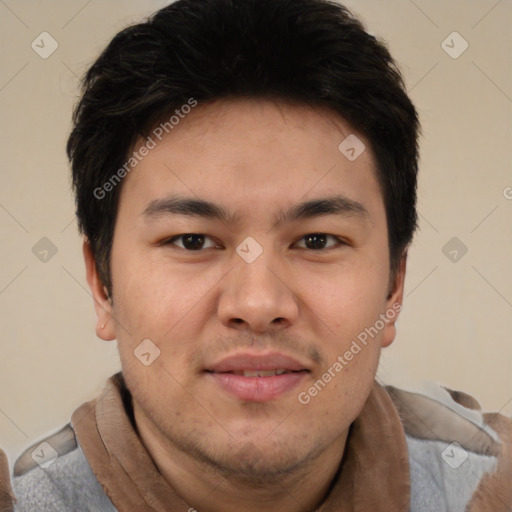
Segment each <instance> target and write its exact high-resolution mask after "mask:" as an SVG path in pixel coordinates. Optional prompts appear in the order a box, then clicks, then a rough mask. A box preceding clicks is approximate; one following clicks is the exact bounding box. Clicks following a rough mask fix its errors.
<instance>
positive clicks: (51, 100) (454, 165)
mask: <svg viewBox="0 0 512 512" xmlns="http://www.w3.org/2000/svg"><path fill="white" fill-rule="evenodd" d="M165 3H166V2H163V1H151V0H145V1H137V2H135V1H134V0H131V1H126V0H123V1H120V0H115V1H113V0H111V1H103V2H100V1H99V0H91V1H87V0H81V1H75V0H73V1H70V0H66V1H64V0H47V1H45V2H39V1H35V0H24V1H22V0H2V1H0V41H1V47H2V54H1V55H2V66H1V67H0V116H1V125H0V143H1V151H2V152H1V159H0V173H1V174H0V176H1V181H0V184H1V186H0V229H1V235H2V243H1V245H0V259H1V266H0V322H1V326H2V332H1V336H2V338H1V342H0V347H1V357H0V446H3V447H4V449H5V450H6V451H7V453H8V455H9V457H10V460H11V464H12V463H13V461H14V458H15V457H16V456H17V455H18V454H19V452H20V451H21V450H22V449H23V448H25V447H26V446H28V445H29V444H31V443H33V442H35V441H37V440H38V439H39V438H41V437H42V436H44V435H46V434H49V433H51V432H53V431H55V430H56V429H57V428H58V427H60V426H62V425H64V424H65V423H66V422H67V421H68V420H69V418H70V415H71V413H72V411H73V410H74V409H75V408H76V407H77V406H78V405H80V404H81V403H83V402H84V401H85V400H88V399H91V398H93V397H94V396H95V395H96V394H97V393H98V392H99V391H100V390H101V388H102V386H103V383H104V381H105V379H106V378H107V377H108V376H109V375H111V374H112V373H114V372H115V371H117V370H118V369H119V360H118V357H117V351H116V346H115V343H104V342H102V341H100V340H98V339H96V337H95V333H94V312H93V305H92V299H91V297H90V295H89V292H88V289H87V287H86V282H85V275H84V268H83V263H82V256H81V247H80V239H79V237H78V235H77V229H76V224H75V222H74V213H73V211H74V210H73V199H72V196H71V193H70V185H69V178H68V164H67V160H66V157H65V152H64V144H65V140H66V137H67V134H68V130H69V127H70V115H71V109H72V105H73V104H74V102H75V100H76V95H77V83H78V77H79V76H81V75H82V73H83V72H84V71H85V69H86V68H87V66H88V64H90V63H91V62H92V60H93V59H94V58H95V56H96V55H97V54H98V52H99V51H100V50H101V49H102V48H103V47H104V45H105V44H106V43H107V42H108V41H109V40H110V39H111V37H112V36H113V35H114V34H115V33H116V32H117V31H118V30H120V29H121V28H122V27H124V26H125V25H127V24H129V23H132V22H135V21H137V20H139V19H141V18H142V17H143V16H145V15H147V14H149V13H151V12H152V11H154V10H156V9H158V8H159V7H161V6H163V5H164V4H165ZM346 4H347V5H348V6H349V7H352V8H353V10H354V11H355V12H356V13H357V14H359V15H360V16H361V17H362V18H363V20H364V21H365V22H366V24H367V26H368V27H369V30H370V32H372V33H374V34H375V35H379V36H382V37H383V38H384V39H386V40H387V41H388V42H389V46H390V49H391V52H392V54H393V55H394V56H395V57H396V59H397V60H398V62H399V63H400V65H401V67H402V70H403V72H404V75H405V77H406V81H407V84H408V89H409V91H410V94H411V97H412V99H413V101H414V102H415V103H416V105H417V107H418V109H419V111H420V115H421V119H422V123H423V129H424V136H423V139H422V163H421V178H420V184H419V185H420V188H419V212H420V215H421V217H420V218H421V225H420V231H419V233H418V234H417V237H416V241H415V243H414V246H413V247H412V250H411V252H410V258H409V265H408V277H407V283H406V299H405V307H404V310H403V312H402V315H401V317H400V321H399V325H398V337H397V339H396V340H395V343H394V344H393V345H392V346H391V347H390V348H389V349H386V350H385V351H384V352H383V356H382V360H381V367H380V370H379V371H380V374H379V375H380V378H381V380H382V381H384V382H386V383H394V384H398V385H401V386H404V387H409V388H415V387H418V386H419V385H420V384H421V382H422V381H423V380H433V381H438V382H441V383H443V384H445V385H448V386H451V387H453V388H455V389H462V390H466V391H468V392H470V393H472V394H474V395H475V396H476V397H477V398H479V399H480V401H481V402H482V403H483V404H484V407H485V408H487V409H503V411H505V412H507V413H508V414H512V345H511V344H512V335H511V330H512V156H511V155H512V151H511V145H512V144H511V143H512V49H511V48H512V45H511V44H510V41H511V37H512V1H510V0H501V1H496V0H492V1H490V0H472V1H470V2H469V1H467V0H450V1H449V2H447V1H446V0H415V2H413V1H412V0H350V1H348V2H346ZM43 31H46V32H48V33H49V34H51V36H52V37H53V38H54V39H55V40H56V41H57V43H58V48H57V50H56V51H55V52H54V53H53V54H52V55H51V56H49V57H48V58H47V59H43V58H41V57H40V56H39V55H38V54H37V53H36V52H35V51H34V50H33V49H32V48H31V43H32V41H33V40H34V39H36V37H37V36H39V34H41V32H43ZM454 31H457V32H458V33H460V34H461V36H462V37H463V38H464V40H466V41H467V43H468V44H469V46H468V48H467V50H466V51H465V52H464V53H462V55H460V56H459V57H458V58H456V59H455V58H452V57H451V56H450V55H448V53H446V52H445V50H444V49H443V47H442V42H443V41H444V40H445V39H446V38H447V36H449V35H450V34H451V33H452V32H454ZM46 37H47V36H46ZM37 41H40V39H37V40H36V42H37ZM452 41H453V42H452ZM445 44H448V45H449V46H451V47H452V48H448V50H449V51H450V52H451V53H452V55H455V54H456V53H458V52H459V51H460V50H461V49H462V48H463V46H462V44H463V41H462V40H460V39H457V38H455V39H454V38H453V36H450V38H448V40H447V43H445ZM45 48H46V50H48V49H49V48H51V47H50V42H49V40H48V39H47V40H46V44H45ZM39 51H40V52H41V51H43V49H42V48H39ZM507 197H508V199H507ZM43 237H46V238H48V239H49V240H51V243H52V244H53V245H54V246H55V248H56V249H57V252H56V254H55V255H53V256H52V255H51V252H50V253H49V254H48V261H47V262H42V261H40V260H39V259H38V258H37V257H36V255H35V254H34V253H33V252H32V249H33V247H34V245H35V244H37V243H38V241H40V240H41V239H42V238H43ZM452 237H457V238H458V239H459V240H460V243H463V244H464V245H465V246H466V247H467V253H466V254H465V255H464V256H463V257H462V258H460V255H461V254H462V253H461V252H460V248H456V247H455V246H453V247H452V246H449V247H448V249H447V250H445V252H447V253H448V254H449V252H450V251H453V250H454V249H455V250H457V251H459V252H458V253H457V257H458V258H460V259H458V261H457V262H452V261H450V260H449V259H448V257H447V256H445V254H444V253H443V251H442V249H443V247H444V246H445V244H447V242H448V241H449V240H450V239H452ZM42 243H47V242H42ZM454 255H455V253H453V252H452V255H451V257H453V256H454Z"/></svg>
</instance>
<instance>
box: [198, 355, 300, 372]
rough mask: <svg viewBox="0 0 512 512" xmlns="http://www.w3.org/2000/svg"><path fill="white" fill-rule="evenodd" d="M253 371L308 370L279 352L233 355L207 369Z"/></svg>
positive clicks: (216, 370)
mask: <svg viewBox="0 0 512 512" xmlns="http://www.w3.org/2000/svg"><path fill="white" fill-rule="evenodd" d="M251 370H252V371H265V370H267V371H271V370H284V371H286V372H299V371H303V370H308V368H307V366H306V365H304V364H302V363H301V362H300V361H298V360H296V359H294V358H293V357H291V356H287V355H285V354H281V353H277V352H273V353H267V354H261V353H260V354H258V353H253V354H251V353H243V354H233V355H231V356H228V357H225V358H224V359H222V360H220V361H218V362H216V363H213V364H212V365H210V366H209V367H208V368H207V371H211V372H214V373H227V372H243V371H251Z"/></svg>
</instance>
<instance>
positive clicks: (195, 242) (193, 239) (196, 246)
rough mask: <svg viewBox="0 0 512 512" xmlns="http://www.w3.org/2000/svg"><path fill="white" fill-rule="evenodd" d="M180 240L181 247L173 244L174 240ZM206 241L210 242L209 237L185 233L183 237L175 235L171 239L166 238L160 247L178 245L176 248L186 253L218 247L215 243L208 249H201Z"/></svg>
mask: <svg viewBox="0 0 512 512" xmlns="http://www.w3.org/2000/svg"><path fill="white" fill-rule="evenodd" d="M180 239H181V240H183V243H182V245H181V246H180V245H178V244H176V243H175V241H176V240H180ZM206 239H210V240H211V238H210V237H209V236H206V235H203V234H200V233H185V234H183V235H176V236H173V237H172V238H168V239H167V240H165V241H164V242H162V245H178V247H181V248H182V249H185V250H187V251H200V250H201V249H205V248H206V249H209V248H210V247H218V246H217V245H216V244H215V242H213V243H212V245H210V246H209V247H203V246H204V243H205V240H206Z"/></svg>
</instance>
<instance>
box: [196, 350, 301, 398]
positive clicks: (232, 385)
mask: <svg viewBox="0 0 512 512" xmlns="http://www.w3.org/2000/svg"><path fill="white" fill-rule="evenodd" d="M205 372H206V375H207V377H208V378H211V379H213V381H214V382H215V383H216V384H217V385H218V386H219V387H220V389H221V390H222V391H224V392H227V393H228V394H229V395H231V396H234V397H235V398H237V399H240V400H244V401H253V402H265V401H269V400H275V399H277V398H279V397H280V396H281V395H284V394H285V393H287V392H289V391H291V390H292V389H293V388H295V387H296V386H298V384H299V383H300V382H301V381H302V380H303V379H304V378H305V377H306V375H307V374H309V373H310V370H309V368H308V367H307V366H306V365H305V364H303V363H301V362H300V361H298V360H297V359H295V358H293V357H290V356H287V355H285V354H281V353H275V352H274V353H267V354H261V353H253V354H251V353H243V354H234V355H231V356H228V357H226V358H224V359H222V360H220V361H218V362H215V363H213V364H212V365H210V366H209V367H208V368H207V369H206V370H205Z"/></svg>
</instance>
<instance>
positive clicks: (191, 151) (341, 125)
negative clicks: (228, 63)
mask: <svg viewBox="0 0 512 512" xmlns="http://www.w3.org/2000/svg"><path fill="white" fill-rule="evenodd" d="M173 121H174V124H173V125H172V128H171V126H170V125H169V124H168V125H160V127H156V128H155V130H158V129H159V128H160V130H159V131H155V130H154V131H153V132H152V133H151V134H150V136H149V139H151V141H152V142H151V144H149V146H151V147H152V149H151V150H150V151H148V152H145V153H146V156H144V158H142V159H141V160H140V162H138V163H137V165H136V166H134V167H133V169H132V171H131V172H130V173H129V174H128V176H127V177H126V178H125V180H124V182H123V187H122V191H121V201H120V208H121V207H127V206H129V207H130V208H137V209H138V211H139V213H141V212H143V211H144V210H145V209H147V207H148V204H150V203H151V202H152V201H153V202H154V201H155V200H159V199H165V197H166V196H167V195H169V194H180V195H186V196H188V197H190V196H196V197H197V198H201V199H204V200H211V201H212V202H215V203H221V204H225V205H230V206H229V210H230V211H232V212H237V213H238V212H243V211H244V210H245V213H247V214H250V213H251V212H253V213H254V214H256V212H258V213H263V212H264V211H268V214H269V215H273V218H274V219H275V215H274V211H270V210H269V208H270V205H271V204H272V203H273V202H276V201H280V202H281V203H283V202H286V203H288V202H289V203H290V204H291V203H297V202H298V201H299V200H300V201H305V200H307V199H309V198H313V197H319V196H324V197H325V196H328V195H329V196H333V195H337V194H343V196H345V197H346V198H347V199H349V200H352V201H354V202H358V203H360V204H363V205H364V206H365V208H367V209H368V211H369V213H370V217H374V216H379V215H382V214H383V212H384V210H383V204H382V196H381V193H380V188H379V185H378V182H377V179H376V175H375V163H374V157H373V155H372V152H371V148H370V144H369V141H368V140H367V139H366V138H365V137H364V136H363V135H362V134H360V133H358V132H356V131H355V130H354V129H353V128H352V127H351V126H350V125H349V123H347V122H346V121H345V120H344V119H342V118H341V117H340V116H338V115H337V114H335V113H333V112H331V111H328V110H324V109H317V108H312V107H309V106H305V105H292V104H287V103H281V102H273V101H268V100H242V99H240V100H222V101H216V102H213V103H208V104H198V105H197V106H196V107H195V108H194V109H192V110H191V111H190V112H189V113H188V114H186V115H184V114H183V113H182V114H181V116H179V118H178V116H176V117H175V119H174V120H173ZM162 126H163V127H164V130H163V131H164V133H163V135H162V134H161V132H162V129H161V128H162ZM165 128H167V131H168V133H166V131H165ZM155 133H156V134H157V135H155ZM158 135H159V136H158ZM149 139H140V140H139V141H138V143H137V144H136V145H135V147H134V150H135V151H138V150H139V149H140V148H142V147H144V146H145V145H148V141H149ZM160 139H161V140H160ZM347 150H348V152H347ZM354 156H355V158H354ZM127 203H128V205H127Z"/></svg>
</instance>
